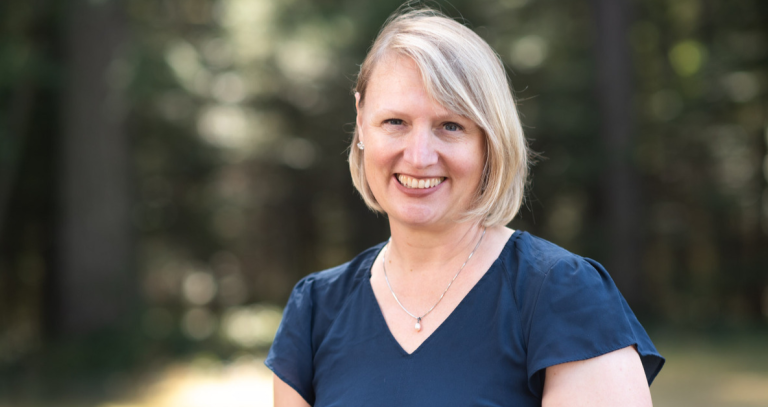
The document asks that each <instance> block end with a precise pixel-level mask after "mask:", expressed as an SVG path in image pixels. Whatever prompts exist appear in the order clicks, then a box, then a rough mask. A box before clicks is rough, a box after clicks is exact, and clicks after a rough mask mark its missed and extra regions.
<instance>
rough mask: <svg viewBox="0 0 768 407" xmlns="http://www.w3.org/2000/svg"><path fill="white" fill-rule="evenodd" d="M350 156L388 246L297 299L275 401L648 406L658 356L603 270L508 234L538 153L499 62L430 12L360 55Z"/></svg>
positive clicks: (310, 283)
mask: <svg viewBox="0 0 768 407" xmlns="http://www.w3.org/2000/svg"><path fill="white" fill-rule="evenodd" d="M355 102H356V109H357V120H356V129H355V137H354V139H353V141H352V148H351V151H350V157H349V163H350V170H351V173H352V179H353V182H354V184H355V187H356V188H357V189H358V191H360V193H361V195H362V196H363V199H364V200H365V202H366V204H368V206H369V207H370V208H371V209H373V210H375V211H379V212H383V213H385V214H386V215H387V218H388V220H389V224H390V230H391V233H392V237H391V238H390V239H389V241H387V242H384V243H381V244H379V245H377V246H375V247H372V248H370V249H368V250H366V251H364V252H363V253H361V254H359V255H358V256H357V257H355V258H354V259H352V260H351V261H350V262H349V263H346V264H343V265H340V266H338V267H335V268H333V269H329V270H325V271H321V272H318V273H314V274H311V275H309V276H307V277H305V278H304V279H302V280H301V281H300V282H299V283H298V284H297V285H296V287H295V288H294V291H293V293H292V294H291V298H290V300H289V302H288V305H287V306H286V309H285V313H284V316H283V321H282V323H281V325H280V328H279V330H278V333H277V335H276V337H275V341H274V343H273V346H272V349H271V350H270V354H269V356H268V358H267V360H266V364H267V366H268V367H269V368H270V369H272V371H273V372H274V374H275V377H274V383H275V405H276V406H281V407H285V406H307V405H315V406H360V405H364V406H394V405H397V406H426V405H460V406H471V405H483V406H508V405H515V406H546V407H550V406H565V405H569V406H571V405H589V406H598V407H600V406H630V407H631V406H650V405H651V399H650V392H649V389H648V385H649V384H650V382H651V381H652V380H653V378H654V377H655V376H656V374H657V373H658V371H659V370H660V369H661V366H662V364H663V361H664V360H663V358H661V356H660V355H659V354H658V352H657V351H656V349H655V348H654V346H653V343H651V341H650V339H649V338H648V336H647V334H646V333H645V331H644V330H643V327H642V326H641V325H640V324H639V322H638V321H637V319H636V318H635V316H634V314H633V313H632V311H631V310H630V309H629V307H628V306H627V304H626V301H624V298H623V297H622V296H621V294H620V293H619V292H618V290H617V289H616V286H615V285H614V284H613V281H612V280H611V278H610V276H609V275H608V273H607V272H606V271H605V269H603V267H602V266H601V265H600V264H598V263H596V262H595V261H593V260H590V259H585V258H582V257H580V256H578V255H575V254H573V253H570V252H567V251H566V250H564V249H562V248H559V247H557V246H555V245H553V244H552V243H549V242H547V241H544V240H542V239H539V238H537V237H534V236H532V235H530V234H528V233H526V232H522V231H519V230H518V231H514V230H511V229H509V228H507V227H506V226H505V225H506V224H507V223H508V222H509V221H511V220H512V218H513V217H514V216H515V215H516V214H517V212H518V210H519V208H520V205H521V203H522V199H523V189H524V186H525V181H526V178H527V170H528V151H527V147H526V142H525V138H524V136H523V132H522V128H521V125H520V121H519V119H518V116H517V111H516V108H515V103H514V99H513V98H512V94H511V92H510V87H509V83H508V80H507V76H506V74H505V72H504V69H503V65H502V64H501V62H500V61H499V59H498V57H497V56H496V54H495V53H494V52H493V50H492V49H491V48H490V47H489V46H488V44H486V43H485V41H483V40H482V39H481V38H480V37H478V36H477V35H476V34H475V33H473V32H472V31H471V30H469V29H468V28H466V27H464V26H462V25H461V24H459V23H457V22H455V21H453V20H451V19H449V18H447V17H445V16H443V15H441V14H439V13H437V12H435V11H433V10H429V9H423V10H405V11H403V12H398V13H396V14H395V15H394V16H393V17H392V18H390V20H389V21H388V22H387V23H386V24H385V26H384V28H383V29H382V31H381V32H380V33H379V36H378V37H377V39H376V41H375V42H374V44H373V47H372V49H371V51H370V52H369V54H368V56H367V58H366V59H365V61H364V62H363V64H362V66H361V69H360V74H359V76H358V81H357V86H356V88H355Z"/></svg>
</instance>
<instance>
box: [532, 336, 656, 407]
mask: <svg viewBox="0 0 768 407" xmlns="http://www.w3.org/2000/svg"><path fill="white" fill-rule="evenodd" d="M541 405H542V407H565V406H568V407H580V406H589V407H614V406H621V407H650V406H652V402H651V392H650V389H649V388H648V382H647V380H646V377H645V373H644V371H643V366H642V363H641V362H640V357H639V355H638V354H637V351H636V350H635V348H634V347H633V346H629V347H626V348H623V349H619V350H617V351H613V352H610V353H606V354H604V355H601V356H598V357H595V358H591V359H586V360H580V361H575V362H568V363H562V364H559V365H554V366H550V367H548V368H547V369H546V378H545V380H544V394H543V399H542V404H541Z"/></svg>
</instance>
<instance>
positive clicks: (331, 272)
mask: <svg viewBox="0 0 768 407" xmlns="http://www.w3.org/2000/svg"><path fill="white" fill-rule="evenodd" d="M383 245H384V243H381V244H379V245H377V246H374V247H372V248H370V249H368V250H366V251H364V252H362V253H361V254H360V255H358V256H357V257H355V258H354V259H353V260H352V261H350V262H349V263H346V264H342V265H341V266H338V267H335V268H332V269H328V270H325V271H321V272H319V273H314V274H311V275H309V276H307V277H305V278H304V279H302V280H301V281H299V283H298V284H297V285H296V287H295V288H294V290H293V293H292V294H291V297H290V299H289V300H288V305H287V306H286V308H285V313H284V314H283V321H282V323H281V324H280V328H279V329H278V331H277V335H276V337H275V341H274V343H273V344H272V348H271V349H270V351H269V356H268V357H267V360H266V362H265V363H266V365H267V367H269V368H270V369H271V370H272V371H273V372H274V373H275V374H276V375H277V376H278V377H280V379H282V380H283V381H284V382H285V383H287V384H288V385H290V386H291V387H292V388H294V389H295V390H296V391H297V392H298V393H299V394H300V395H301V396H302V397H303V398H304V399H305V400H306V401H307V402H308V403H309V404H310V405H313V406H345V407H350V406H367V407H370V406H387V407H391V406H420V407H423V406H435V405H441V406H519V407H525V406H541V395H542V391H543V388H544V369H545V368H547V367H548V366H552V365H556V364H560V363H565V362H571V361H575V360H583V359H588V358H592V357H595V356H599V355H602V354H605V353H608V352H612V351H614V350H617V349H621V348H625V347H627V346H630V345H636V346H637V351H638V352H639V353H640V358H641V360H642V363H643V367H644V369H645V374H646V377H647V378H648V383H649V385H650V383H651V382H652V381H653V379H654V377H656V374H657V373H658V372H659V370H661V367H662V365H663V364H664V359H663V358H662V357H661V355H659V353H658V352H657V351H656V348H655V347H654V346H653V343H651V340H650V338H649V337H648V335H647V334H646V332H645V330H644V329H643V327H642V326H641V325H640V323H639V322H638V321H637V318H635V315H634V314H633V313H632V311H631V310H630V309H629V306H627V303H626V301H625V300H624V298H623V297H622V296H621V294H620V293H619V291H618V290H617V289H616V286H615V285H614V283H613V280H611V277H610V276H609V275H608V273H607V272H606V271H605V269H604V268H603V267H602V266H601V265H600V264H598V263H597V262H595V261H594V260H590V259H587V258H583V257H580V256H577V255H575V254H573V253H570V252H568V251H566V250H565V249H562V248H560V247H558V246H556V245H554V244H552V243H550V242H547V241H546V240H543V239H540V238H537V237H535V236H532V235H530V234H528V233H526V232H520V231H516V232H515V233H514V234H513V235H512V237H511V238H510V239H509V241H508V242H507V243H506V245H505V246H504V249H503V250H502V252H501V254H500V255H499V257H498V259H496V261H495V262H494V263H493V265H492V266H491V268H490V269H489V270H488V271H487V272H486V273H485V275H483V277H482V278H481V279H480V281H478V282H477V284H476V285H475V286H474V287H473V288H472V289H471V290H470V292H469V293H468V294H467V295H466V297H464V299H463V300H462V301H461V302H460V303H459V305H458V306H457V307H456V309H455V310H454V311H453V313H451V314H450V315H449V316H448V318H447V319H446V320H445V321H444V322H443V323H442V324H441V325H440V326H439V327H438V328H437V330H435V331H434V332H433V333H432V335H430V336H429V338H427V339H426V340H425V341H424V342H423V343H422V344H421V346H419V347H418V348H417V349H416V350H415V351H414V352H413V353H411V354H408V353H407V352H405V351H404V350H403V348H402V347H401V346H400V344H399V343H398V342H397V341H396V340H395V338H394V337H393V336H392V334H391V332H390V331H389V328H388V327H387V324H386V322H385V320H384V316H383V315H382V313H381V309H380V308H379V304H378V302H377V301H376V297H374V294H373V289H372V288H371V283H370V277H371V266H372V264H373V261H374V259H375V258H376V256H377V254H378V253H379V251H380V250H381V248H382V247H383Z"/></svg>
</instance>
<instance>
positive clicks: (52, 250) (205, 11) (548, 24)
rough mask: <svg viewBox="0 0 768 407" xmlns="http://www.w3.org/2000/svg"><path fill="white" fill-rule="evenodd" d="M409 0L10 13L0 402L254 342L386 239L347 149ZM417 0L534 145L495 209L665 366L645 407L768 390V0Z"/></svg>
mask: <svg viewBox="0 0 768 407" xmlns="http://www.w3.org/2000/svg"><path fill="white" fill-rule="evenodd" d="M399 4H400V2H398V1H391V0H355V1H349V0H346V1H345V0H163V1H157V0H120V1H118V0H90V1H86V0H67V1H56V0H5V1H3V2H2V4H0V406H5V405H13V406H22V405H69V404H67V403H68V402H67V401H66V400H72V401H71V403H73V404H71V405H84V404H83V403H84V401H83V400H88V401H87V403H91V404H92V405H104V404H100V403H105V402H107V401H109V400H113V399H118V398H121V397H128V398H130V396H126V395H131V394H133V395H135V394H138V393H140V390H137V389H140V388H141V386H140V385H139V384H140V383H146V380H145V378H146V377H147V375H150V376H151V374H149V373H147V372H154V373H153V374H157V372H159V371H163V369H164V368H165V367H167V366H172V365H173V366H176V364H177V363H182V365H183V363H187V362H188V364H187V365H185V366H197V367H201V366H203V367H205V366H207V367H206V369H209V370H207V371H210V369H211V367H212V366H219V367H221V366H230V365H231V364H232V363H234V362H233V361H238V360H239V361H241V362H242V361H243V360H244V359H243V358H255V359H254V360H258V358H260V357H263V354H264V352H265V350H266V349H268V347H269V344H270V343H271V340H272V337H273V335H274V331H275V329H276V326H277V324H278V323H279V321H280V316H281V306H282V305H283V304H284V303H285V301H286V299H287V296H288V294H289V293H290V290H291V288H292V287H293V285H294V284H295V283H296V281H298V279H300V278H301V277H302V276H304V275H306V274H308V273H310V272H313V271H317V270H321V269H324V268H327V267H331V266H334V265H337V264H340V263H343V262H345V261H347V260H349V259H350V258H352V257H353V256H354V255H355V254H356V253H358V252H360V251H361V250H363V249H365V248H367V247H369V246H371V245H373V244H376V243H378V242H381V241H382V240H385V239H386V238H387V237H388V229H387V222H386V218H385V217H384V216H381V215H379V216H377V215H375V214H374V213H372V212H370V211H369V210H368V209H367V208H366V207H365V205H364V204H363V202H362V200H361V199H360V197H359V195H358V194H357V193H356V192H355V191H354V189H353V187H352V184H351V180H350V177H349V171H348V166H347V162H346V151H347V148H348V145H349V141H350V139H351V132H352V123H353V121H354V103H353V101H354V98H353V96H352V93H351V88H352V86H353V84H354V78H355V74H356V72H357V69H358V67H359V64H360V63H361V62H362V59H363V57H364V55H365V52H366V51H367V49H368V47H369V46H370V45H371V41H372V40H373V38H374V37H375V35H376V33H377V32H378V30H379V28H380V27H381V24H382V23H383V22H384V20H385V19H386V18H387V16H388V15H389V14H390V13H392V12H393V11H394V10H395V9H396V8H397V7H398V6H399ZM430 4H432V5H433V6H436V7H438V8H440V9H442V10H443V11H444V12H446V13H447V14H449V15H451V16H453V17H455V18H459V19H461V20H462V21H465V22H466V24H468V25H469V26H470V27H471V28H472V29H474V30H475V31H476V32H477V33H478V34H479V35H480V36H481V37H483V38H484V39H485V40H487V41H488V42H489V43H490V44H491V46H493V47H494V49H495V50H496V51H497V52H498V53H499V56H500V57H501V59H502V60H503V62H504V63H505V64H506V67H507V69H508V73H509V76H510V78H511V82H512V87H513V89H514V92H515V94H516V97H517V99H518V101H519V109H520V113H521V117H522V121H523V124H524V126H525V131H526V133H527V137H528V139H529V141H530V144H531V147H532V148H533V150H535V151H537V152H539V153H540V154H541V158H540V159H539V160H538V163H537V164H536V165H535V166H534V167H533V177H532V183H531V186H530V189H529V191H528V195H527V200H526V204H525V207H524V208H523V210H522V211H521V213H520V215H519V216H518V217H517V218H516V219H515V220H514V221H513V222H512V223H511V224H510V227H512V228H515V229H523V230H526V231H529V232H531V233H533V234H536V235H538V236H541V237H543V238H546V239H549V240H551V241H553V242H555V243H557V244H559V245H562V246H564V247H565V248H567V249H569V250H572V251H574V252H577V253H579V254H582V255H584V256H587V257H591V258H595V259H598V260H599V261H601V262H602V263H603V264H605V265H606V266H607V268H608V270H609V272H610V273H611V275H612V276H613V278H614V279H615V280H616V282H617V284H618V285H619V287H620V289H621V290H622V292H623V293H624V295H625V296H626V297H627V299H628V301H629V302H630V304H631V305H632V307H633V309H635V310H636V312H637V314H638V315H639V317H640V319H641V321H642V322H643V323H644V324H645V325H646V327H648V329H649V330H650V331H651V332H652V334H654V339H656V338H660V341H661V342H660V343H661V345H660V350H661V351H662V353H665V352H666V353H665V355H668V356H669V355H672V356H673V357H672V358H671V360H675V362H670V364H669V366H668V368H667V371H665V372H662V375H661V376H660V379H659V380H660V382H661V383H660V384H659V385H660V386H661V388H662V390H661V391H662V394H661V395H660V396H658V397H656V401H657V405H664V404H663V403H664V401H663V400H678V401H677V402H675V403H672V402H671V401H670V402H669V403H671V404H668V405H677V406H682V405H686V404H684V401H683V400H689V401H690V400H694V401H695V400H696V397H697V396H696V395H697V394H698V395H699V397H701V398H702V400H701V401H699V402H697V404H695V405H699V406H701V405H726V404H717V403H720V402H718V401H717V400H721V401H722V403H726V401H723V400H729V401H727V403H729V404H727V405H744V406H751V405H765V404H760V403H768V390H760V389H761V388H762V389H768V367H766V366H768V349H766V346H765V343H768V342H766V341H767V340H768V333H767V332H768V91H767V90H768V2H765V1H762V0H706V1H705V0H643V1H628V0H591V1H588V0H572V1H556V0H473V1H468V0H454V1H452V2H451V3H448V2H437V3H430ZM662 345H664V346H662ZM691 349H694V350H691ZM691 352H694V353H691ZM695 352H700V353H695ZM675 356H678V358H677V359H675ZM249 360H250V359H249ZM763 362H765V363H763ZM701 363H703V364H701ZM707 363H709V364H707ZM241 365H242V364H241ZM761 366H762V367H761ZM729 369H730V370H729ZM214 370H215V369H214ZM706 370H711V371H712V372H710V375H709V376H696V375H697V374H698V375H702V374H703V373H702V372H703V371H706ZM215 371H218V372H222V370H215ZM717 372H720V373H722V372H731V373H734V374H736V376H728V377H730V378H731V379H733V380H732V382H727V381H726V382H727V383H731V384H727V383H726V384H727V385H728V386H731V387H727V386H726V387H727V388H722V386H723V384H722V382H723V380H721V379H722V377H721V376H717V374H719V373H717ZM665 374H666V375H667V377H666V378H665V377H664V375H665ZM712 375H714V376H712ZM691 378H693V379H691ZM664 380H667V382H665V381H664ZM686 380H687V381H686ZM729 380H730V379H729ZM663 383H668V384H667V385H666V386H667V387H664V386H665V385H664V384H663ZM718 385H719V386H721V387H717V386H718ZM713 386H714V387H713ZM664 389H667V390H664ZM681 389H682V390H681ZM713 389H715V390H713ZM717 389H720V390H717ZM744 389H747V390H744ZM716 390H717V391H720V393H718V394H719V395H715V396H710V395H709V394H710V393H708V391H709V392H712V391H716ZM665 392H666V393H665ZM729 392H730V393H729ZM712 394H714V393H712ZM728 394H731V395H732V396H733V397H736V399H728V398H727V397H729V396H728ZM739 394H740V395H741V396H734V395H739ZM744 394H748V395H747V396H746V398H745V396H744ZM654 395H655V396H656V394H654ZM659 397H661V400H662V401H661V403H659V400H660V399H659ZM664 397H666V399H665V398H664ZM675 397H677V398H675ZM713 397H714V399H713ZM717 397H720V399H718V398H717ZM739 397H741V398H739ZM51 400H57V402H55V403H53V404H51V403H52V402H51ZM712 400H715V401H712ZM198 401H199V399H198ZM707 402H711V403H715V404H706V403H707ZM4 403H5V404H4ZM681 403H682V404H681ZM691 403H693V401H691ZM739 403H741V404H739ZM750 403H757V404H750ZM171 404H172V403H171V402H168V403H166V404H157V405H171ZM187 405H191V404H187ZM200 405H203V404H200ZM232 405H236V404H232ZM691 405H694V404H691Z"/></svg>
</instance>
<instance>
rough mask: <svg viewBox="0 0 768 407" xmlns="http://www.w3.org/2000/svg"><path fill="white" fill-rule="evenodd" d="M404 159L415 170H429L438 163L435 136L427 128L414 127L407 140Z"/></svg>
mask: <svg viewBox="0 0 768 407" xmlns="http://www.w3.org/2000/svg"><path fill="white" fill-rule="evenodd" d="M403 158H404V159H405V161H406V162H408V163H409V164H411V165H412V166H414V167H415V168H427V167H429V166H430V165H433V164H436V163H437V151H436V150H435V140H434V134H432V129H431V128H429V127H427V126H418V127H414V128H413V130H412V131H411V132H410V134H408V137H406V138H405V151H404V153H403Z"/></svg>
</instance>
